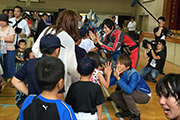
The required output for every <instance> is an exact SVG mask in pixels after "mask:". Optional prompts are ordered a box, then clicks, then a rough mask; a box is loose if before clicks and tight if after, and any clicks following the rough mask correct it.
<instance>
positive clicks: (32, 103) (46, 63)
mask: <svg viewBox="0 0 180 120" xmlns="http://www.w3.org/2000/svg"><path fill="white" fill-rule="evenodd" d="M64 73H65V71H64V64H63V63H62V61H61V60H60V59H58V58H55V57H44V58H42V59H40V60H39V61H38V62H37V64H36V66H35V76H36V79H37V82H38V84H39V86H40V87H41V88H42V93H41V94H40V95H38V96H34V95H30V96H28V97H27V98H26V100H25V101H24V103H23V106H22V108H21V110H20V115H19V118H20V120H76V117H75V114H74V112H73V110H72V108H71V107H70V106H69V105H67V104H66V103H64V102H62V101H61V100H60V99H58V91H59V90H61V89H62V88H63V86H64ZM30 113H31V114H30Z"/></svg>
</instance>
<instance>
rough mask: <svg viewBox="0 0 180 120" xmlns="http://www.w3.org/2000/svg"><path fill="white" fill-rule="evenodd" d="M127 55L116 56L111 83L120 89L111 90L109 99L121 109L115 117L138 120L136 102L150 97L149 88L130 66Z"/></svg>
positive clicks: (146, 100)
mask: <svg viewBox="0 0 180 120" xmlns="http://www.w3.org/2000/svg"><path fill="white" fill-rule="evenodd" d="M131 64H132V61H131V59H130V57H129V56H127V55H125V54H123V55H120V56H119V57H118V58H117V61H116V69H115V70H114V76H113V77H112V78H111V84H113V83H116V84H117V85H118V86H119V87H121V90H119V91H115V92H113V93H112V94H111V95H110V97H111V99H112V100H113V101H114V102H115V103H116V104H117V105H118V106H119V107H120V108H121V109H122V112H118V113H116V117H121V118H124V117H130V120H140V112H139V111H138V109H137V107H136V103H138V104H146V103H148V102H149V100H150V97H151V90H150V88H149V86H148V85H147V84H146V82H145V81H144V79H143V78H142V77H141V76H140V75H139V73H138V72H137V71H136V69H134V68H132V67H131Z"/></svg>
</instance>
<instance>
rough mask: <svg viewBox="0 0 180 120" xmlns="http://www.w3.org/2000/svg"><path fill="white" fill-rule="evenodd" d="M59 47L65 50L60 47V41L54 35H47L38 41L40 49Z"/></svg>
mask: <svg viewBox="0 0 180 120" xmlns="http://www.w3.org/2000/svg"><path fill="white" fill-rule="evenodd" d="M59 47H63V48H65V47H64V46H63V45H61V40H60V39H59V38H58V37H57V36H56V35H53V34H47V35H45V36H43V37H42V38H41V40H40V49H45V48H46V49H48V48H59Z"/></svg>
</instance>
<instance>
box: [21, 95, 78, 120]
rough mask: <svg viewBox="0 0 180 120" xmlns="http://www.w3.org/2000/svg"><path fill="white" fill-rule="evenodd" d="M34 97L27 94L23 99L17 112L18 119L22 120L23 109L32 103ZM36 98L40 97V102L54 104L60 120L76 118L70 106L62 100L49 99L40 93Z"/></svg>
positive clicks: (74, 119)
mask: <svg viewBox="0 0 180 120" xmlns="http://www.w3.org/2000/svg"><path fill="white" fill-rule="evenodd" d="M34 97H35V96H34V95H29V96H28V97H27V98H26V99H25V101H24V103H23V106H22V108H21V110H20V114H19V118H20V120H24V117H23V111H24V110H25V109H26V108H27V107H28V106H29V105H30V104H31V103H32V101H33V98H34ZM36 99H40V100H41V101H42V102H45V103H53V104H56V108H55V109H54V110H55V111H56V110H57V111H58V113H59V117H60V120H77V119H76V116H75V114H74V111H73V110H72V108H71V107H70V106H69V105H68V104H66V103H65V102H62V101H61V100H60V99H57V100H51V99H47V98H44V97H42V96H41V95H38V96H37V98H36ZM29 114H32V113H29ZM71 117H72V119H71Z"/></svg>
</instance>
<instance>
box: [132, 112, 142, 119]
mask: <svg viewBox="0 0 180 120" xmlns="http://www.w3.org/2000/svg"><path fill="white" fill-rule="evenodd" d="M130 120H140V114H139V115H138V116H137V115H135V114H132V113H131V117H130Z"/></svg>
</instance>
